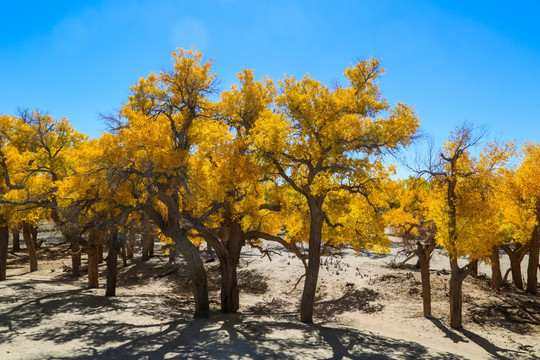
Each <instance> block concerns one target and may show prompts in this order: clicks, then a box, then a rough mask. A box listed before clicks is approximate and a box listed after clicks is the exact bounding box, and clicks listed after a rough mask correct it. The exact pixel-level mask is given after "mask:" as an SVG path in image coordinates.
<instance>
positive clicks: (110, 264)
mask: <svg viewBox="0 0 540 360" xmlns="http://www.w3.org/2000/svg"><path fill="white" fill-rule="evenodd" d="M119 248H120V242H119V241H118V231H117V230H116V229H113V230H110V232H109V253H108V254H107V259H106V261H107V290H106V291H105V296H116V278H117V275H118V250H119Z"/></svg>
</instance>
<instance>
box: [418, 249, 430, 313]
mask: <svg viewBox="0 0 540 360" xmlns="http://www.w3.org/2000/svg"><path fill="white" fill-rule="evenodd" d="M417 246H418V249H417V255H418V263H419V264H420V274H421V277H422V300H423V308H424V316H425V317H427V318H429V317H431V281H430V278H429V260H430V259H429V256H430V251H429V245H424V244H421V243H420V242H418V244H417Z"/></svg>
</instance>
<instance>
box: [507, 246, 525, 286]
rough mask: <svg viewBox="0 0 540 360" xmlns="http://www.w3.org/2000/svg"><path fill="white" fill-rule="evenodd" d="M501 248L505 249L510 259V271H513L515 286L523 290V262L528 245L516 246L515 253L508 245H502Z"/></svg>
mask: <svg viewBox="0 0 540 360" xmlns="http://www.w3.org/2000/svg"><path fill="white" fill-rule="evenodd" d="M501 248H503V250H504V251H505V252H506V254H507V255H508V257H509V258H510V269H511V271H512V281H513V282H514V285H515V286H516V287H517V288H518V289H520V290H523V278H522V276H521V260H523V256H524V255H525V250H526V249H527V248H528V245H527V246H522V245H521V244H516V249H515V250H513V251H512V249H510V247H509V246H508V245H506V244H503V245H501Z"/></svg>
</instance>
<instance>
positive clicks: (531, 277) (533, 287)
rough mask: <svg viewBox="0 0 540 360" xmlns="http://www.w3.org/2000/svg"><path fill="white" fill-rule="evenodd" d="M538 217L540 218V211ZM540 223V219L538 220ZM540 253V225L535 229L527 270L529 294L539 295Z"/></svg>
mask: <svg viewBox="0 0 540 360" xmlns="http://www.w3.org/2000/svg"><path fill="white" fill-rule="evenodd" d="M537 211H538V212H539V214H538V216H537V217H540V210H537ZM537 221H538V222H539V223H540V219H537ZM539 251H540V225H539V224H537V225H536V226H535V227H534V231H533V235H532V239H531V245H530V248H529V265H528V268H527V292H528V293H529V294H531V295H538V256H539Z"/></svg>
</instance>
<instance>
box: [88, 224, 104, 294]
mask: <svg viewBox="0 0 540 360" xmlns="http://www.w3.org/2000/svg"><path fill="white" fill-rule="evenodd" d="M99 241H101V239H100V236H99V232H98V231H97V230H95V229H91V230H90V231H89V234H88V245H87V246H86V254H87V255H88V287H89V288H91V289H97V288H98V287H99V266H98V264H99V244H98V243H99Z"/></svg>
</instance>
